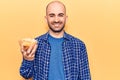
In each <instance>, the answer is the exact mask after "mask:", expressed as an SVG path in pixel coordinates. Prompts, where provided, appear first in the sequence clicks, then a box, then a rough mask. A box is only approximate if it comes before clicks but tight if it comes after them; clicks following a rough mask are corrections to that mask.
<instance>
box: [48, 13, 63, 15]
mask: <svg viewBox="0 0 120 80" xmlns="http://www.w3.org/2000/svg"><path fill="white" fill-rule="evenodd" d="M48 15H55V14H54V13H50V14H48ZM58 15H65V14H64V13H59V14H58Z"/></svg>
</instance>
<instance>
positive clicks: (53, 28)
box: [20, 1, 67, 61]
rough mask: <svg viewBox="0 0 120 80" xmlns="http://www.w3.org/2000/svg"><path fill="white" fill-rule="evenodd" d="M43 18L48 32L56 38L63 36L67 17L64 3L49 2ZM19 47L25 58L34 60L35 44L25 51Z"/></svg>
mask: <svg viewBox="0 0 120 80" xmlns="http://www.w3.org/2000/svg"><path fill="white" fill-rule="evenodd" d="M45 19H46V22H47V24H48V27H49V34H50V35H51V36H53V37H56V38H61V37H63V34H64V27H65V23H66V19H67V16H66V8H65V5H64V4H63V3H61V2H59V1H53V2H51V3H49V4H48V5H47V7H46V16H45ZM20 47H21V49H20V50H21V53H22V55H23V58H24V59H25V60H29V61H32V60H34V57H35V51H36V49H37V47H38V45H37V44H34V45H31V46H30V47H29V49H28V50H27V51H25V50H24V48H23V46H22V45H20Z"/></svg>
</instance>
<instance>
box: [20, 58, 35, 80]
mask: <svg viewBox="0 0 120 80" xmlns="http://www.w3.org/2000/svg"><path fill="white" fill-rule="evenodd" d="M33 62H34V61H28V60H25V59H23V61H22V64H21V67H20V75H21V76H23V77H24V78H25V79H29V78H31V77H32V76H33Z"/></svg>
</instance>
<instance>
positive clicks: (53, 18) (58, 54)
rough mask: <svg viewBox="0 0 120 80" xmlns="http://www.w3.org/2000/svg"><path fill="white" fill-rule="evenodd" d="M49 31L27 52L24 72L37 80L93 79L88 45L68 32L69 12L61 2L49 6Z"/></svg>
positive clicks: (24, 57) (47, 16)
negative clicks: (66, 30)
mask: <svg viewBox="0 0 120 80" xmlns="http://www.w3.org/2000/svg"><path fill="white" fill-rule="evenodd" d="M45 18H46V21H47V23H48V26H49V31H48V32H47V33H46V34H44V35H41V36H39V37H37V38H35V39H36V40H37V42H38V43H37V44H35V45H32V46H30V47H29V49H28V50H27V51H24V49H23V46H21V52H22V55H23V62H22V64H21V67H20V74H21V75H22V76H23V77H24V78H25V79H29V78H31V77H32V78H33V80H91V77H90V70H89V63H88V57H87V52H86V47H85V44H84V43H83V42H82V41H81V40H79V39H77V38H75V37H73V36H71V35H69V34H67V33H66V32H65V31H64V27H65V23H66V19H67V15H66V8H65V5H64V4H63V3H61V2H60V1H52V2H50V3H49V4H48V5H47V7H46V16H45Z"/></svg>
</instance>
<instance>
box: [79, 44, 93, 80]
mask: <svg viewBox="0 0 120 80" xmlns="http://www.w3.org/2000/svg"><path fill="white" fill-rule="evenodd" d="M80 52H81V53H80V59H79V61H80V71H79V79H78V80H91V75H90V69H89V62H88V55H87V51H86V46H85V44H82V47H81V50H80Z"/></svg>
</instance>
